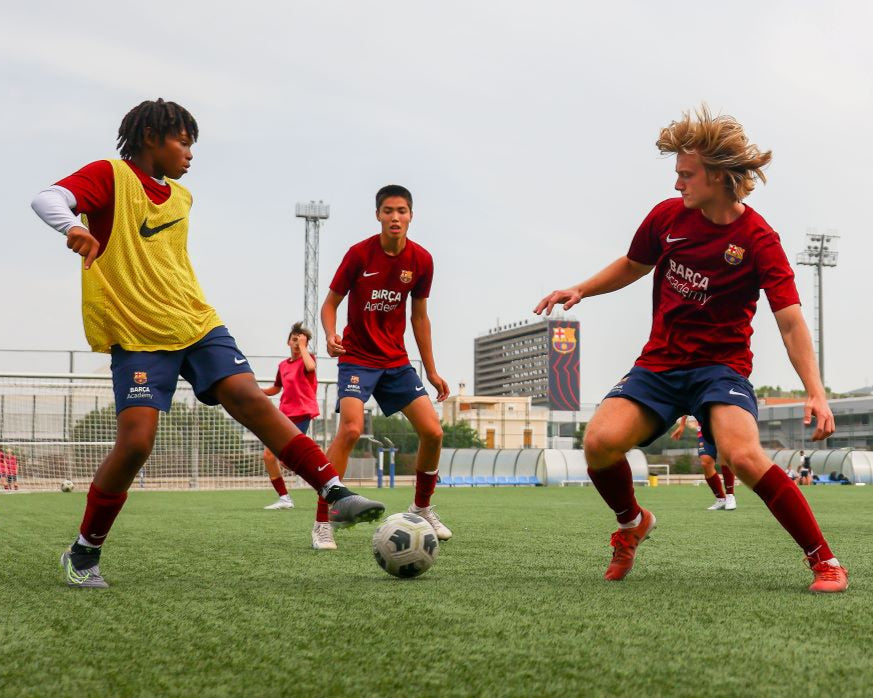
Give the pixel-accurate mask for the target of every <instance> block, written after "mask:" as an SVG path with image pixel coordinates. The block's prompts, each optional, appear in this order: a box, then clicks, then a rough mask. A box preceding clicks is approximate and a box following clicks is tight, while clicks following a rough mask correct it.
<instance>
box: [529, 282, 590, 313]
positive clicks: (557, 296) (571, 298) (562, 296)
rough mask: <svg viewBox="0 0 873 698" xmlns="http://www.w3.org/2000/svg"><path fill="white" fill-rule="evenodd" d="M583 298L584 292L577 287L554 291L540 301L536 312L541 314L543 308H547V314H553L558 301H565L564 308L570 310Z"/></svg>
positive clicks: (535, 309)
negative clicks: (580, 291)
mask: <svg viewBox="0 0 873 698" xmlns="http://www.w3.org/2000/svg"><path fill="white" fill-rule="evenodd" d="M581 300H582V294H581V293H579V291H577V290H576V289H575V288H565V289H564V290H562V291H552V292H551V293H550V294H549V295H548V296H546V297H545V298H543V299H542V300H541V301H540V302H539V304H538V305H537V307H536V308H534V314H536V315H540V314H541V313H542V312H543V310H545V311H546V315H551V314H552V308H554V307H555V306H556V305H557V304H558V303H563V304H564V310H569V309H570V308H572V307H573V306H574V305H576V304H577V303H578V302H579V301H581Z"/></svg>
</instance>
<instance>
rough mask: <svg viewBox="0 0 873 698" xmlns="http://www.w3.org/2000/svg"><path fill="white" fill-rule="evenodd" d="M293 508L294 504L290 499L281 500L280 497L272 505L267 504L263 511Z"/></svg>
mask: <svg viewBox="0 0 873 698" xmlns="http://www.w3.org/2000/svg"><path fill="white" fill-rule="evenodd" d="M293 508H294V502H293V501H291V498H290V497H288V499H282V498H281V497H280V498H279V499H277V500H276V501H275V502H273V503H272V504H268V505H267V506H265V507H264V509H293Z"/></svg>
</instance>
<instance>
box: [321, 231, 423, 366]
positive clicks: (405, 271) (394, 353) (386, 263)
mask: <svg viewBox="0 0 873 698" xmlns="http://www.w3.org/2000/svg"><path fill="white" fill-rule="evenodd" d="M432 281H433V258H432V257H431V256H430V253H429V252H428V251H427V250H426V249H424V248H423V247H422V246H421V245H419V244H417V243H414V242H413V241H412V240H409V239H407V240H406V247H404V248H403V251H402V252H401V253H400V254H399V255H397V256H396V257H392V256H391V255H389V254H387V253H386V252H385V250H383V249H382V245H380V244H379V236H378V235H374V236H373V237H370V238H367V239H366V240H363V241H361V242H359V243H358V244H356V245H352V247H350V248H349V251H348V252H346V256H345V257H343V261H342V262H341V263H340V266H339V269H337V271H336V274H335V275H334V277H333V281H331V282H330V289H331V290H332V291H334V292H335V293H339V294H340V295H342V296H344V295H346V294H347V293H348V294H349V298H348V303H349V311H348V321H347V322H348V324H347V325H346V328H345V330H343V348H344V349H345V350H346V353H345V354H343V355H342V356H340V358H339V361H340V362H341V363H353V364H359V365H361V366H367V367H369V368H395V367H397V366H403V365H404V364H407V363H409V357H408V356H407V355H406V346H405V344H404V342H403V334H404V332H406V299H407V297H408V296H409V295H410V294H411V295H412V297H413V298H427V297H428V295H430V285H431V282H432Z"/></svg>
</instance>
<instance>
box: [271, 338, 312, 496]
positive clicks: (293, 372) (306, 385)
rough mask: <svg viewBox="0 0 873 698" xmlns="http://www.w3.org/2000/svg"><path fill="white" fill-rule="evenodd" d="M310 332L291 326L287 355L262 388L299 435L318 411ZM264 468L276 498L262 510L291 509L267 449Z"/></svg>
mask: <svg viewBox="0 0 873 698" xmlns="http://www.w3.org/2000/svg"><path fill="white" fill-rule="evenodd" d="M310 341H312V332H310V331H309V330H308V329H306V328H305V327H304V326H303V323H302V322H297V323H294V326H293V327H292V328H291V332H290V333H289V334H288V348H289V349H290V350H291V356H290V358H288V359H285V360H284V361H283V362H282V363H280V364H279V369H278V370H277V371H276V381H275V382H274V383H273V385H271V386H270V387H269V388H264V394H265V395H270V396H273V395H278V394H279V393H282V397H281V398H280V400H279V411H280V412H281V413H282V414H284V415H285V416H286V417H288V419H290V420H291V421H292V422H293V423H294V426H296V427H297V428H298V429H299V430H300V431H301V433H303V434H305V433H306V432H307V431H308V430H309V424H310V422H311V421H312V420H313V419H315V418H316V417H317V416H318V414H319V412H318V400H317V399H316V394H317V392H318V380H317V378H316V376H315V357H314V356H313V355H312V354H310V353H309V342H310ZM264 466H265V467H266V468H267V474H268V475H269V476H270V484H272V485H273V488H274V489H275V490H276V493H277V494H278V495H279V499H278V500H277V501H275V502H274V503H273V504H268V505H267V506H265V507H264V509H293V508H294V502H293V501H292V500H291V496H290V495H289V494H288V488H287V487H286V486H285V479H284V478H283V477H282V471H281V470H280V469H279V461H278V459H277V458H276V456H275V455H274V454H273V452H272V451H271V450H270V449H269V448H266V447H265V448H264Z"/></svg>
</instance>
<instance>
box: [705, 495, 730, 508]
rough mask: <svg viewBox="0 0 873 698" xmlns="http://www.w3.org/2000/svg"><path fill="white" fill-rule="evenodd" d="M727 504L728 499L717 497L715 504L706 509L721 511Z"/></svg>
mask: <svg viewBox="0 0 873 698" xmlns="http://www.w3.org/2000/svg"><path fill="white" fill-rule="evenodd" d="M726 504H727V499H722V498H721V497H716V498H715V504H713V505H712V506H711V507H706V510H707V511H721V510H722V509H724V508H725V505H726Z"/></svg>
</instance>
